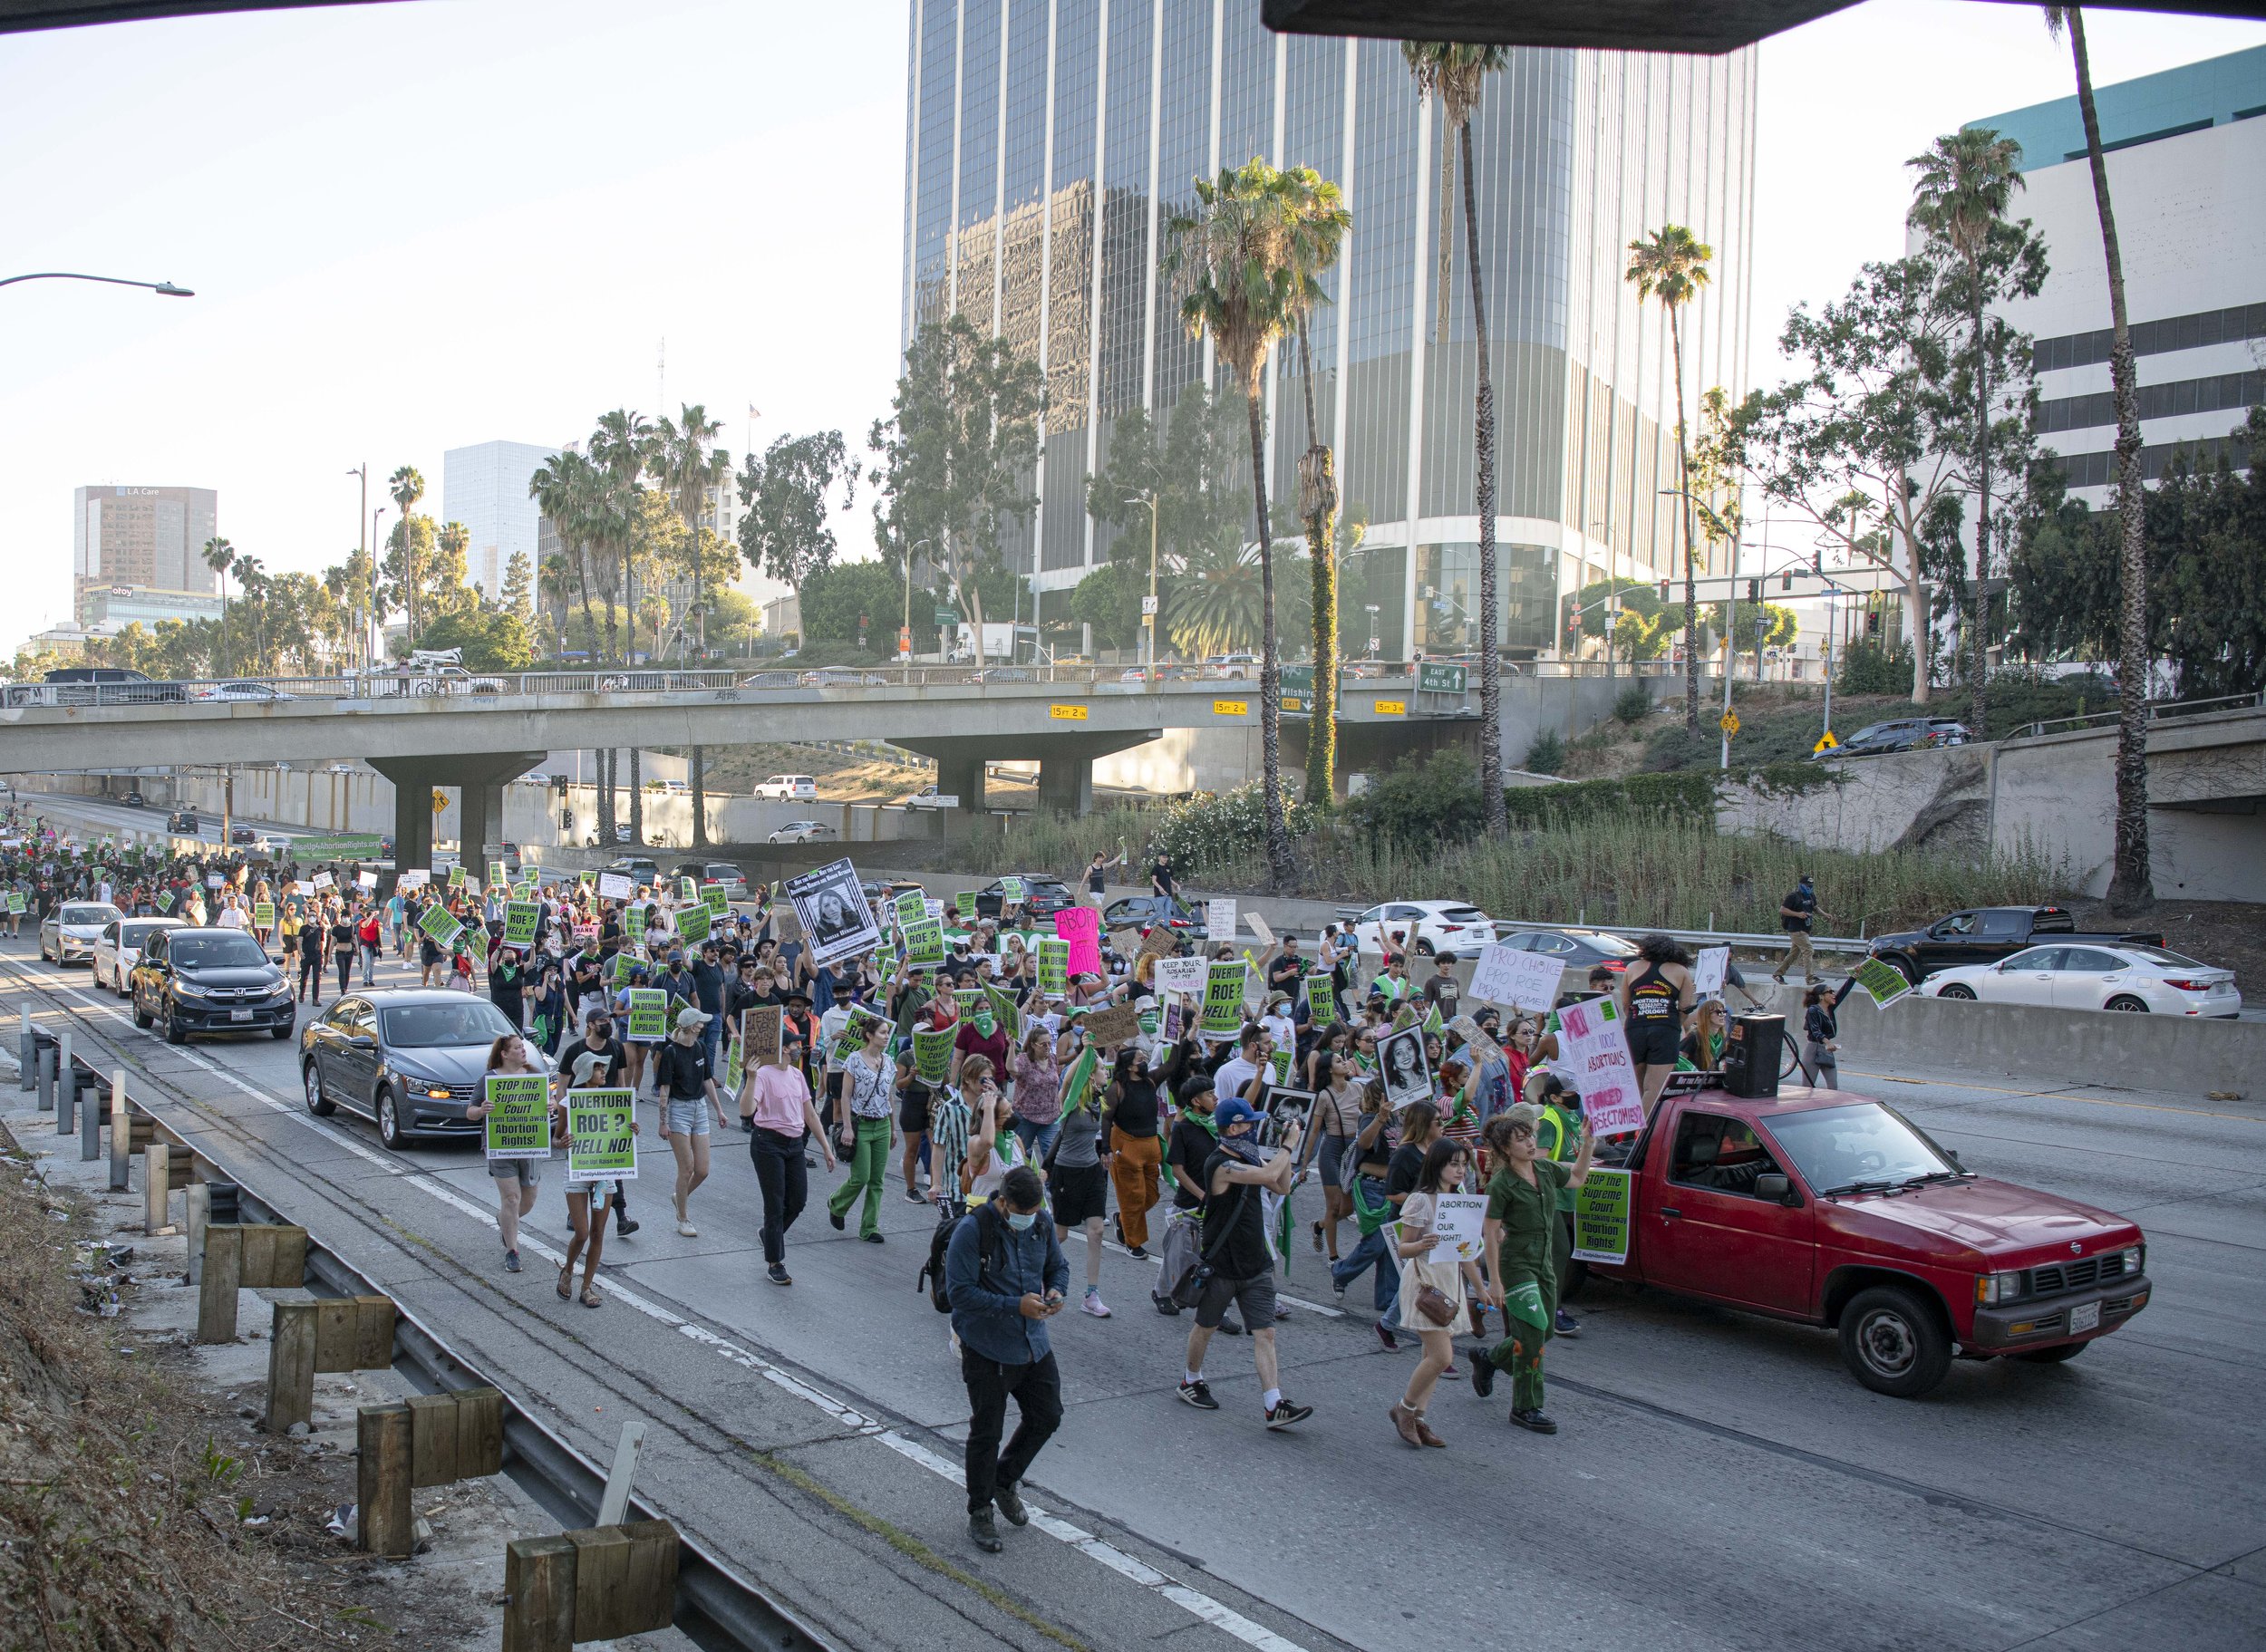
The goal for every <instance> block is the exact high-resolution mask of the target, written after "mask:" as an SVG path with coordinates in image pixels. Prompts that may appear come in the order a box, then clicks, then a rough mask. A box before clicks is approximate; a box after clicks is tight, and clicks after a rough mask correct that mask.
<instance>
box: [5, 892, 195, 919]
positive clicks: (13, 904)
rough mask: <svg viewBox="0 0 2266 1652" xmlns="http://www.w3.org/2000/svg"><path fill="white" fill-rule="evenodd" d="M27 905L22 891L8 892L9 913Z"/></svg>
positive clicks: (22, 908)
mask: <svg viewBox="0 0 2266 1652" xmlns="http://www.w3.org/2000/svg"><path fill="white" fill-rule="evenodd" d="M172 903H173V901H172V897H171V896H170V895H168V896H167V897H166V904H167V905H171V904H172ZM29 904H30V903H28V902H27V901H25V900H24V892H23V891H22V890H20V889H11V890H9V891H8V910H9V911H10V912H13V913H21V912H23V911H24V910H25V909H26V908H27V907H28V906H29Z"/></svg>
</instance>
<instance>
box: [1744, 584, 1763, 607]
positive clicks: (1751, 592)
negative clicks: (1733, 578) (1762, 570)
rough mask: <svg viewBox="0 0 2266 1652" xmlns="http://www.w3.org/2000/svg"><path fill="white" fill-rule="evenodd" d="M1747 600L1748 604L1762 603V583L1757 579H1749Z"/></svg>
mask: <svg viewBox="0 0 2266 1652" xmlns="http://www.w3.org/2000/svg"><path fill="white" fill-rule="evenodd" d="M1747 600H1748V602H1749V603H1759V602H1760V601H1762V581H1760V580H1759V579H1750V580H1748V582H1747Z"/></svg>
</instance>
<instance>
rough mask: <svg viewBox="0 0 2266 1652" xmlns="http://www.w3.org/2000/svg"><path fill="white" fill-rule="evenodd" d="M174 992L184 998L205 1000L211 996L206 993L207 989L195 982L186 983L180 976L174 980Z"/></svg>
mask: <svg viewBox="0 0 2266 1652" xmlns="http://www.w3.org/2000/svg"><path fill="white" fill-rule="evenodd" d="M173 990H174V991H176V992H178V993H179V994H180V995H181V996H182V997H183V998H205V997H208V996H209V994H208V993H207V992H206V990H205V989H204V988H202V987H200V986H199V985H198V984H197V983H196V982H195V981H184V980H182V979H181V978H180V977H179V976H178V975H176V976H175V977H174V978H173Z"/></svg>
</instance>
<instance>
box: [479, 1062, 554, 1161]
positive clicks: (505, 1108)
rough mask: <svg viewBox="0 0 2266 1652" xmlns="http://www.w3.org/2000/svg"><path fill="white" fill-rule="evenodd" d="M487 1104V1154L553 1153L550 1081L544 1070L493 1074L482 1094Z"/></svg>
mask: <svg viewBox="0 0 2266 1652" xmlns="http://www.w3.org/2000/svg"><path fill="white" fill-rule="evenodd" d="M481 1099H482V1100H484V1101H485V1102H486V1103H487V1104H488V1116H487V1119H486V1125H487V1141H488V1156H489V1158H491V1159H547V1158H549V1157H550V1156H551V1081H550V1080H549V1079H548V1078H546V1077H544V1076H543V1075H542V1074H541V1073H490V1074H489V1075H488V1081H487V1087H486V1090H485V1092H484V1094H483V1096H482V1097H481Z"/></svg>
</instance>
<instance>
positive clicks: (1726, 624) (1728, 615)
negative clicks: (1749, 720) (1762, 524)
mask: <svg viewBox="0 0 2266 1652" xmlns="http://www.w3.org/2000/svg"><path fill="white" fill-rule="evenodd" d="M1738 553H1739V543H1738V540H1737V539H1733V540H1732V541H1731V583H1730V585H1729V588H1728V589H1727V590H1726V591H1725V592H1724V594H1723V724H1722V728H1723V749H1722V753H1721V755H1720V756H1719V758H1717V759H1716V768H1719V769H1725V770H1728V769H1729V768H1730V766H1731V679H1732V677H1733V676H1735V675H1737V671H1736V670H1735V668H1736V667H1737V665H1738Z"/></svg>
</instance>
